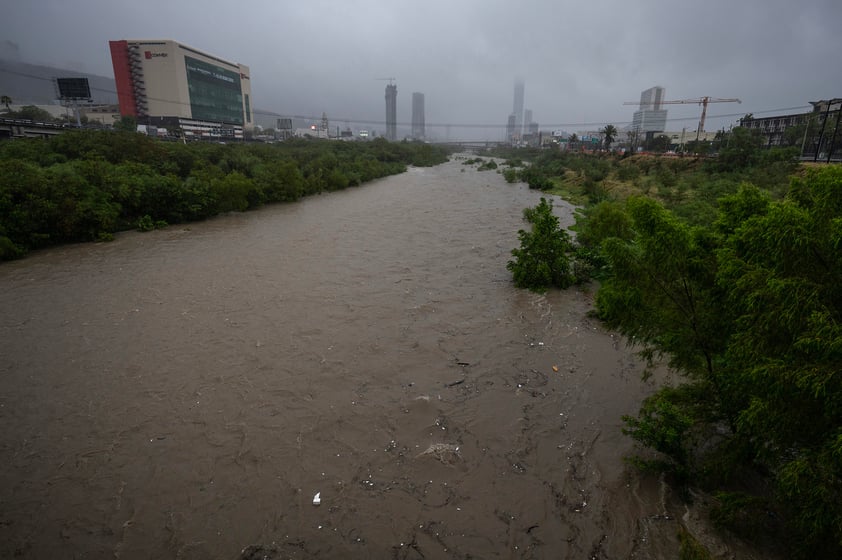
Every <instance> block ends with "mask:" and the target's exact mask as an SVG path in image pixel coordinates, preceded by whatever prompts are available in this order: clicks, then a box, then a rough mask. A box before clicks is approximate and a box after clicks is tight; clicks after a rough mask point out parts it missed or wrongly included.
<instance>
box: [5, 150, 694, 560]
mask: <svg viewBox="0 0 842 560" xmlns="http://www.w3.org/2000/svg"><path fill="white" fill-rule="evenodd" d="M538 198H539V194H538V193H537V192H535V191H529V190H528V189H527V188H526V187H525V186H523V185H508V184H506V183H505V181H504V180H503V179H502V177H501V176H500V175H499V174H497V173H495V172H493V171H487V172H479V171H476V170H475V169H474V168H466V166H463V165H462V164H461V162H460V161H453V162H451V163H448V164H445V165H442V166H439V167H435V168H431V169H410V170H409V171H408V172H406V173H404V174H402V175H399V176H395V177H390V178H387V179H383V180H379V181H376V182H373V183H370V184H367V185H364V186H362V187H358V188H354V189H351V190H347V191H344V192H339V193H332V194H328V195H321V196H314V197H311V198H309V199H307V200H304V201H302V202H299V203H296V204H290V205H276V206H272V207H267V208H263V209H261V210H259V211H255V212H249V213H244V214H232V215H226V216H222V217H219V218H217V219H214V220H211V221H208V222H203V223H197V224H190V225H188V226H171V227H169V228H166V229H163V230H159V231H154V232H150V233H137V232H128V233H124V234H120V235H118V236H117V239H116V240H115V241H114V242H111V243H100V244H85V245H74V246H67V247H62V248H58V249H54V250H49V251H44V252H40V253H37V254H34V255H31V256H29V257H27V258H26V259H24V260H21V261H16V262H8V263H3V264H0V420H2V426H3V429H2V431H0V453H2V456H0V458H1V459H2V464H1V465H0V557H3V558H9V557H22V558H124V559H134V558H138V559H140V558H184V559H188V558H190V559H193V558H196V559H200V558H201V559H205V558H212V559H216V558H218V559H226V560H234V559H236V558H240V557H243V558H270V559H271V558H277V559H279V558H299V559H301V558H427V559H431V558H570V559H583V558H594V559H604V558H675V557H676V550H677V545H676V544H675V538H674V534H675V527H674V526H673V525H671V523H672V522H671V521H670V517H671V516H670V515H668V512H667V510H666V509H665V508H666V507H667V505H666V504H665V503H664V501H665V500H664V498H663V487H661V486H659V484H658V482H657V481H651V480H650V481H645V480H641V479H640V478H639V477H638V476H637V475H636V474H635V473H633V472H631V471H629V470H628V469H627V467H626V466H625V465H624V463H623V462H622V456H623V455H624V454H626V453H628V452H629V451H630V450H631V448H632V444H631V441H630V440H629V439H628V438H626V437H625V436H623V435H622V433H621V431H620V429H621V426H622V422H621V418H620V417H621V416H622V415H623V414H633V413H635V412H636V411H637V408H638V406H639V404H640V401H641V400H642V399H643V398H644V397H645V396H646V395H647V394H649V393H651V392H652V391H653V386H651V385H649V384H646V383H644V382H642V381H641V379H640V375H641V371H642V366H641V365H640V363H639V362H638V361H637V360H636V359H635V357H634V355H633V353H632V351H631V350H629V349H628V348H627V347H626V346H625V344H624V343H623V342H622V341H621V340H619V338H618V337H617V336H616V335H613V334H612V333H610V332H607V331H606V330H605V329H604V328H603V327H602V326H601V325H600V324H599V323H598V322H597V321H595V320H594V319H591V318H589V317H588V311H589V310H591V309H592V299H591V298H592V294H590V293H589V292H588V291H587V290H577V289H571V290H569V291H565V292H560V291H552V292H549V293H547V294H545V295H539V294H535V293H531V292H528V291H524V290H518V289H516V288H514V286H513V285H512V282H511V276H510V274H509V272H508V271H507V270H506V262H507V260H508V259H509V258H510V250H511V249H512V248H513V247H516V246H517V244H518V240H517V230H518V229H519V228H521V227H524V223H523V222H522V220H521V215H522V214H521V212H522V209H523V208H524V207H526V206H534V205H535V204H536V203H537V202H538ZM555 202H556V208H557V211H558V212H559V214H560V215H561V216H562V217H563V222H565V223H568V224H569V223H571V222H572V213H571V209H570V208H569V206H566V205H565V204H564V203H563V202H562V201H560V200H556V201H555ZM317 493H319V498H320V503H319V505H314V497H315V495H316V494H317ZM679 513H681V512H679Z"/></svg>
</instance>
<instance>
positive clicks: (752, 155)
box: [716, 126, 763, 172]
mask: <svg viewBox="0 0 842 560" xmlns="http://www.w3.org/2000/svg"><path fill="white" fill-rule="evenodd" d="M762 144H763V138H762V137H761V136H760V134H759V133H758V132H757V131H756V130H752V129H748V128H743V127H741V126H740V127H737V128H735V129H733V130H732V131H731V135H730V138H729V139H728V142H726V144H725V146H724V147H723V148H722V150H721V151H720V152H719V158H718V159H717V162H716V167H717V169H718V170H720V171H726V172H727V171H741V170H745V169H747V168H750V167H752V166H753V165H755V164H756V163H757V162H758V160H759V158H760V152H761V149H762Z"/></svg>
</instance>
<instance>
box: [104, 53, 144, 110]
mask: <svg viewBox="0 0 842 560" xmlns="http://www.w3.org/2000/svg"><path fill="white" fill-rule="evenodd" d="M108 46H109V47H110V48H111V64H112V66H114V81H115V82H116V85H117V99H118V100H119V102H120V114H121V115H124V116H125V115H130V116H133V117H136V116H137V104H136V103H135V97H134V89H133V87H132V71H131V66H130V65H129V44H128V41H108Z"/></svg>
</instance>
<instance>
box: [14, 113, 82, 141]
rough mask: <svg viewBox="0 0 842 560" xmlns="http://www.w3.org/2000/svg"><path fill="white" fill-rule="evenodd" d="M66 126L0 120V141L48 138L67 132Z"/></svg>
mask: <svg viewBox="0 0 842 560" xmlns="http://www.w3.org/2000/svg"><path fill="white" fill-rule="evenodd" d="M67 128H68V127H67V125H63V124H55V123H43V122H35V121H30V120H27V119H2V118H0V140H2V139H4V138H48V137H50V136H55V135H57V134H61V133H62V132H65V131H66V130H67Z"/></svg>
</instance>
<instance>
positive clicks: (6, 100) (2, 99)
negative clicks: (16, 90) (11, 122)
mask: <svg viewBox="0 0 842 560" xmlns="http://www.w3.org/2000/svg"><path fill="white" fill-rule="evenodd" d="M0 103H2V104H3V105H4V106H5V107H6V112H7V113H9V112H11V111H12V109H11V107H9V105H11V104H12V98H11V97H9V96H8V95H3V96H0Z"/></svg>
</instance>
